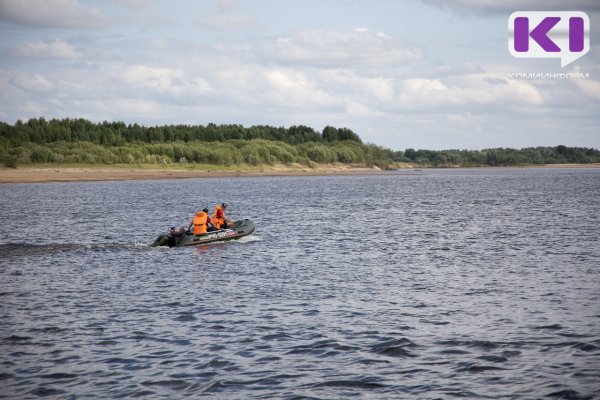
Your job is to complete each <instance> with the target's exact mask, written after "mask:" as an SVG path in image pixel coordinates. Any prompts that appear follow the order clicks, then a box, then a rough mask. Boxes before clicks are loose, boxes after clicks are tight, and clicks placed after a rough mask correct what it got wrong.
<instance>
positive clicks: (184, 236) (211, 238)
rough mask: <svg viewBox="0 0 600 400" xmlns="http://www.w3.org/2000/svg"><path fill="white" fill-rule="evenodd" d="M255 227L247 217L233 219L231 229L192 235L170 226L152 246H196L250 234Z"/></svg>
mask: <svg viewBox="0 0 600 400" xmlns="http://www.w3.org/2000/svg"><path fill="white" fill-rule="evenodd" d="M254 229H256V227H255V226H254V222H252V221H250V220H249V219H242V220H239V221H235V223H234V224H233V227H232V228H231V229H219V230H216V231H212V232H207V233H205V234H204V235H194V234H193V233H191V232H189V231H186V230H185V228H183V227H181V228H171V230H170V231H169V232H168V233H165V234H162V235H160V236H159V237H157V238H156V240H155V241H154V243H152V247H157V246H169V247H183V246H198V245H201V244H207V243H212V242H223V241H226V240H233V239H239V238H241V237H243V236H247V235H250V234H251V233H252V232H254Z"/></svg>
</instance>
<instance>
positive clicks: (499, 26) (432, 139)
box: [0, 0, 600, 149]
mask: <svg viewBox="0 0 600 400" xmlns="http://www.w3.org/2000/svg"><path fill="white" fill-rule="evenodd" d="M546 9H554V10H566V11H568V10H579V11H584V12H586V13H587V14H588V15H589V17H590V20H591V32H592V33H591V49H590V52H589V53H588V54H587V55H585V56H584V57H582V58H579V59H578V60H576V61H575V62H573V63H572V64H569V65H568V66H566V67H564V68H561V67H560V61H559V60H558V59H540V60H534V59H522V58H514V57H512V56H511V55H510V53H509V52H508V46H507V44H508V17H509V16H510V14H511V13H513V12H514V11H519V10H546ZM599 12H600V2H599V1H597V0H572V1H556V0H545V1H543V0H524V1H523V0H522V1H517V0H505V1H496V0H482V1H476V0H455V1H452V0H439V1H438V0H420V1H419V0H405V1H402V0H387V1H386V0H372V1H367V0H354V1H353V0H301V1H291V0H290V1H285V0H221V1H218V0H202V1H178V0H171V1H152V0H107V1H86V0H26V1H23V0H0V120H3V121H5V122H8V123H11V124H12V123H14V122H15V121H16V120H17V119H21V120H24V121H25V120H27V119H29V118H32V117H42V116H43V117H45V118H46V119H51V118H86V119H89V120H91V121H94V122H99V121H104V120H108V121H124V122H126V123H134V122H137V123H139V124H143V125H146V126H150V125H162V124H179V123H185V124H208V123H210V122H214V123H217V124H221V123H226V124H229V123H237V124H242V125H244V126H251V125H261V124H262V125H274V126H285V127H289V126H291V125H308V126H311V127H313V128H315V129H317V130H319V131H321V130H322V129H323V127H324V126H326V125H333V126H336V127H348V128H350V129H352V130H353V131H355V132H356V133H358V134H359V135H360V136H361V138H362V139H363V140H364V141H366V142H370V143H376V144H379V145H382V146H385V147H389V148H392V149H405V148H409V147H412V148H427V149H451V148H452V149H454V148H460V149H483V148H489V147H513V148H522V147H529V146H538V145H541V146H556V145H559V144H565V145H569V146H585V147H595V148H600V55H599V50H600V46H599V45H598V40H597V39H599V38H600V36H599V35H598V33H597V32H598V31H600V17H599V16H600V13H599ZM523 72H533V73H561V72H565V73H566V72H579V73H582V74H589V79H515V78H514V77H511V76H510V75H509V74H511V73H513V74H514V73H523Z"/></svg>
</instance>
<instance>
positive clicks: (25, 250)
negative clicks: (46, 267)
mask: <svg viewBox="0 0 600 400" xmlns="http://www.w3.org/2000/svg"><path fill="white" fill-rule="evenodd" d="M146 248H150V246H149V245H148V243H140V242H137V243H49V244H28V243H7V244H0V254H1V255H2V257H21V256H32V255H47V254H57V253H69V252H75V251H85V250H87V251H90V250H91V251H103V250H135V249H146Z"/></svg>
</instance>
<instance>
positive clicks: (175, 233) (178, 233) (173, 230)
mask: <svg viewBox="0 0 600 400" xmlns="http://www.w3.org/2000/svg"><path fill="white" fill-rule="evenodd" d="M183 235H185V228H184V227H183V226H180V227H179V228H175V227H173V226H172V227H171V236H173V237H177V236H183Z"/></svg>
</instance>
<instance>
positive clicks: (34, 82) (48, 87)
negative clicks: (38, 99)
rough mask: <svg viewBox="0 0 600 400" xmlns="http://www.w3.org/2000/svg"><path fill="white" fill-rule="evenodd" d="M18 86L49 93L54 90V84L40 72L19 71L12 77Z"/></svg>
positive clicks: (12, 80)
mask: <svg viewBox="0 0 600 400" xmlns="http://www.w3.org/2000/svg"><path fill="white" fill-rule="evenodd" d="M10 82H11V83H12V84H13V85H15V86H16V87H18V88H20V89H23V90H26V91H29V92H39V93H48V92H51V91H53V90H54V85H53V84H52V82H50V81H49V80H48V79H46V78H45V77H43V76H42V75H40V74H26V73H18V74H16V75H15V76H13V77H12V79H10Z"/></svg>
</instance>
